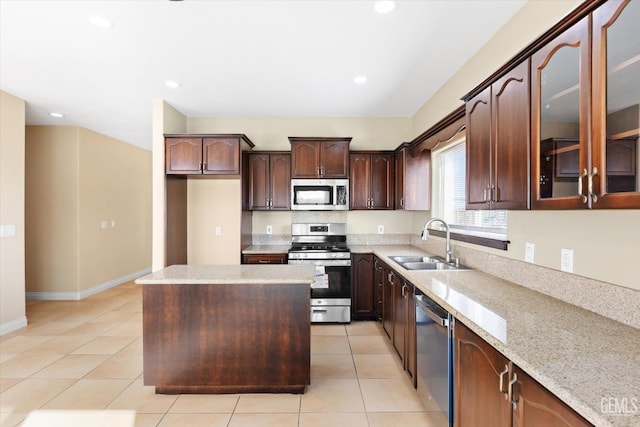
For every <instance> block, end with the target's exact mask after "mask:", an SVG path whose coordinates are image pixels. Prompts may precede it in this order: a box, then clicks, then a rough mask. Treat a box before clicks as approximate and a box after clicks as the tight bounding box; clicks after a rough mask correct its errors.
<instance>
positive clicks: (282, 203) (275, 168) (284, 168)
mask: <svg viewBox="0 0 640 427" xmlns="http://www.w3.org/2000/svg"><path fill="white" fill-rule="evenodd" d="M269 171H270V175H269V189H270V193H271V206H270V207H271V210H283V211H288V210H290V209H291V155H290V154H285V153H282V154H271V155H270V157H269Z"/></svg>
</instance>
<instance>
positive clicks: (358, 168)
mask: <svg viewBox="0 0 640 427" xmlns="http://www.w3.org/2000/svg"><path fill="white" fill-rule="evenodd" d="M349 161H350V163H351V165H350V166H349V174H350V179H349V199H350V200H349V203H350V204H351V210H357V209H369V203H370V199H371V155H369V154H360V153H358V154H355V153H352V154H351V155H350V156H349Z"/></svg>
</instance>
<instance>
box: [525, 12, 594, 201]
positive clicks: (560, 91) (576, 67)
mask: <svg viewBox="0 0 640 427" xmlns="http://www.w3.org/2000/svg"><path fill="white" fill-rule="evenodd" d="M589 51H590V46H589V17H586V18H584V19H582V20H581V21H579V22H578V23H576V24H575V25H573V26H572V27H571V28H569V29H568V30H567V31H565V32H564V33H562V34H561V35H560V36H558V37H557V38H556V39H554V40H553V41H551V42H550V43H548V44H547V45H546V46H544V47H543V48H542V49H540V50H539V51H538V52H536V53H535V54H534V55H533V56H532V58H531V199H532V200H531V206H532V207H533V208H534V209H572V208H573V209H575V208H587V207H588V206H589V205H588V201H589V199H588V197H587V188H588V186H587V181H588V176H587V174H588V172H589V164H588V161H589V145H590V141H589V112H590V105H589V100H590V69H591V67H590V56H589ZM562 138H572V139H575V140H576V141H578V143H577V146H576V147H575V149H576V152H575V153H574V154H573V155H575V156H577V159H578V161H577V167H573V168H575V169H577V170H578V172H579V174H576V175H573V176H558V175H557V174H553V173H551V174H550V173H549V171H550V168H549V167H548V162H549V161H550V160H552V159H551V158H547V157H548V156H549V153H547V152H545V151H543V147H544V145H545V144H546V141H548V140H550V139H553V140H555V139H562ZM566 167H568V165H566V166H565V168H566Z"/></svg>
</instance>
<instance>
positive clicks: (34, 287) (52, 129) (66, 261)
mask: <svg viewBox="0 0 640 427" xmlns="http://www.w3.org/2000/svg"><path fill="white" fill-rule="evenodd" d="M78 131H79V128H77V127H71V126H28V127H27V128H26V154H27V160H26V166H27V169H26V170H27V173H26V195H25V197H26V224H27V227H26V237H27V240H26V283H27V291H28V292H70V291H77V290H78V261H79V259H78V251H79V248H78V231H79V230H78V209H79V199H78V161H79V156H78V154H79V153H78V147H79V139H78Z"/></svg>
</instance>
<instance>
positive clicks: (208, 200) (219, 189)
mask: <svg viewBox="0 0 640 427" xmlns="http://www.w3.org/2000/svg"><path fill="white" fill-rule="evenodd" d="M241 195H242V191H241V190H240V180H239V179H191V180H189V182H188V183H187V206H188V207H189V208H188V212H187V263H188V264H198V265H204V264H213V265H224V264H240V250H241V249H240V218H241V215H240V213H241V210H242V205H241V203H242V200H241ZM216 227H220V235H216Z"/></svg>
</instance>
